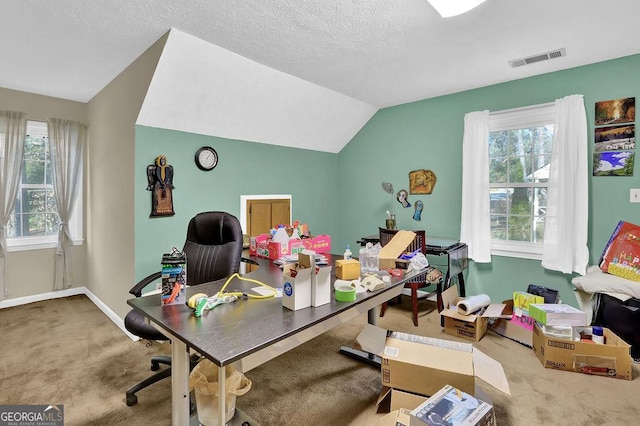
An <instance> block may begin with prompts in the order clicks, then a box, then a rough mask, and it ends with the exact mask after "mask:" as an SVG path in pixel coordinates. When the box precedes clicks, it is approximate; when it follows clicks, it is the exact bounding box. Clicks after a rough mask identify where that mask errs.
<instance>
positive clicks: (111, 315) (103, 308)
mask: <svg viewBox="0 0 640 426" xmlns="http://www.w3.org/2000/svg"><path fill="white" fill-rule="evenodd" d="M83 288H84V290H85V295H86V296H87V297H88V298H89V300H91V301H92V302H93V304H94V305H96V306H97V307H98V309H100V310H101V311H102V312H103V313H104V314H105V315H106V316H107V317H108V318H109V319H110V320H111V321H112V322H113V323H114V324H115V325H117V326H118V327H119V328H120V330H122V332H123V333H124V334H126V335H127V337H129V338H130V339H131V340H134V341H135V340H140V338H139V337H138V336H136V335H134V334H131V333H129V331H128V330H127V329H126V328H125V326H124V320H123V319H122V318H120V317H119V316H118V314H116V313H115V312H113V310H112V309H111V308H110V307H108V306H107V305H105V304H104V302H103V301H102V300H100V299H98V297H97V296H96V295H95V294H93V293H92V292H91V291H90V290H89V289H88V288H86V287H83Z"/></svg>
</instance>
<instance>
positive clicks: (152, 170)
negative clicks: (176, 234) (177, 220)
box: [147, 155, 175, 217]
mask: <svg viewBox="0 0 640 426" xmlns="http://www.w3.org/2000/svg"><path fill="white" fill-rule="evenodd" d="M147 181H148V185H147V191H151V214H150V215H149V217H158V216H173V215H174V214H175V212H174V211H173V192H172V191H173V190H174V189H175V187H174V186H173V166H170V165H168V164H167V157H165V156H164V155H159V156H157V157H156V159H155V163H154V164H151V165H149V166H147Z"/></svg>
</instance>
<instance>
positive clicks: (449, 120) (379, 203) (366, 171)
mask: <svg viewBox="0 0 640 426" xmlns="http://www.w3.org/2000/svg"><path fill="white" fill-rule="evenodd" d="M560 60H562V59H560ZM531 66H534V67H535V66H536V65H531ZM638 71H640V55H634V56H630V57H626V58H622V59H618V60H613V61H607V62H603V63H598V64H594V65H589V66H584V67H579V68H573V69H570V70H565V71H560V72H555V73H550V74H545V75H541V76H537V77H532V78H527V79H522V80H517V81H512V82H509V83H504V84H497V85H493V86H489V87H484V88H480V89H475V90H470V91H466V92H461V93H457V94H453V95H448V96H442V97H438V98H433V99H427V100H424V101H420V102H414V103H410V104H404V105H400V106H396V107H391V108H386V109H383V110H380V111H379V112H378V113H377V114H376V115H375V116H374V117H372V119H371V120H370V121H369V123H368V124H367V125H366V126H365V127H364V128H362V130H361V131H360V132H359V133H358V134H357V135H356V136H355V137H354V138H353V140H352V141H351V142H350V143H349V144H348V145H347V146H346V147H345V148H344V149H343V150H342V152H340V155H339V167H338V170H339V182H340V184H341V185H340V191H339V192H338V203H339V206H340V219H341V220H340V226H339V229H338V233H337V234H336V238H334V241H336V243H337V245H338V246H342V244H344V243H346V242H349V243H350V244H355V241H356V240H357V239H358V237H360V236H361V235H368V234H372V233H375V232H376V230H377V227H378V226H384V219H385V210H387V209H389V206H390V204H391V197H390V196H389V195H387V194H385V193H384V192H383V191H382V188H381V186H380V183H381V182H383V181H388V182H391V183H392V184H393V185H394V189H395V190H396V191H398V190H400V189H403V188H405V189H408V184H409V180H408V172H409V171H411V170H415V169H430V170H433V171H434V172H435V174H436V176H437V178H438V180H437V183H436V186H435V190H434V191H433V193H432V194H431V195H422V196H417V195H412V196H410V197H409V200H410V201H411V202H412V203H413V202H415V201H416V200H418V199H421V200H423V202H424V210H423V214H422V220H421V221H420V222H417V221H414V220H413V219H412V215H413V212H414V210H413V207H411V208H408V209H402V208H401V207H400V204H399V203H397V202H395V211H396V214H397V216H398V226H399V227H401V228H404V229H425V230H426V231H427V238H428V236H429V235H439V236H455V237H458V236H459V234H460V206H461V196H460V194H461V185H462V184H461V182H462V174H461V166H462V134H463V119H464V114H465V113H467V112H471V111H478V110H484V109H488V110H490V111H497V110H503V109H508V108H516V107H521V106H527V105H534V104H539V103H546V102H552V101H554V100H555V99H557V98H561V97H563V96H566V95H571V94H582V95H584V99H585V107H586V111H587V119H588V127H589V134H590V139H589V145H590V151H589V152H590V154H591V153H592V151H593V149H592V145H593V117H594V110H595V102H597V101H603V100H609V99H617V98H623V97H634V96H635V97H638V98H639V99H638V100H639V101H640V81H639V80H638V77H637V75H638ZM514 72H515V71H514ZM425 78H428V73H426V74H425ZM636 163H637V162H636ZM637 168H638V167H637V166H636V169H637ZM638 173H640V172H638V171H635V173H634V175H635V176H633V177H596V178H593V177H590V184H589V185H590V191H589V196H590V209H589V224H590V225H589V249H590V252H591V263H593V262H595V261H597V259H598V257H599V256H600V253H601V251H602V248H603V246H604V244H605V243H606V242H607V240H608V238H609V236H610V234H611V231H612V230H613V228H614V226H615V225H616V223H617V222H618V221H619V220H627V221H630V222H635V223H638V222H639V221H640V218H639V215H640V204H630V203H629V189H630V188H640V180H639V176H638ZM434 260H435V259H432V261H434ZM571 277H572V276H569V275H563V274H560V273H555V272H548V271H545V270H544V269H543V268H542V267H541V266H540V262H539V261H530V260H521V259H514V258H506V257H498V256H494V257H493V262H492V263H491V264H484V265H483V264H478V265H475V264H473V263H472V264H471V265H470V268H469V270H468V273H467V288H468V294H473V293H487V294H489V295H490V296H491V297H492V299H493V300H501V299H506V298H509V297H511V293H512V292H513V291H514V290H525V289H526V287H527V285H528V284H530V283H535V284H541V285H547V286H549V287H552V288H556V289H558V290H560V292H561V296H562V299H563V300H564V301H566V302H567V303H571V304H574V305H575V304H576V300H575V296H574V295H573V291H572V288H573V287H572V285H571V283H570V278H571Z"/></svg>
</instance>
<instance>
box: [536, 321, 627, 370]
mask: <svg viewBox="0 0 640 426" xmlns="http://www.w3.org/2000/svg"><path fill="white" fill-rule="evenodd" d="M604 337H605V344H604V345H599V344H596V343H585V342H581V341H573V340H566V339H561V338H557V337H553V336H546V335H545V334H544V333H543V332H542V330H541V328H540V326H539V325H538V324H537V323H536V324H535V326H534V329H533V351H534V352H535V354H536V356H537V357H538V359H539V360H540V362H541V363H542V365H543V366H544V367H545V368H553V369H556V370H565V371H574V372H578V373H585V374H593V375H598V376H604V377H616V378H618V379H625V380H632V379H633V374H632V369H631V352H630V351H631V346H630V345H629V344H628V343H626V342H625V341H624V340H622V339H621V338H619V337H618V336H616V334H615V333H613V332H612V331H611V330H609V329H607V328H604Z"/></svg>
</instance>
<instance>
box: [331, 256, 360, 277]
mask: <svg viewBox="0 0 640 426" xmlns="http://www.w3.org/2000/svg"><path fill="white" fill-rule="evenodd" d="M336 278H338V279H341V280H347V281H349V280H355V279H358V278H360V262H359V261H357V260H355V259H338V260H336Z"/></svg>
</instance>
